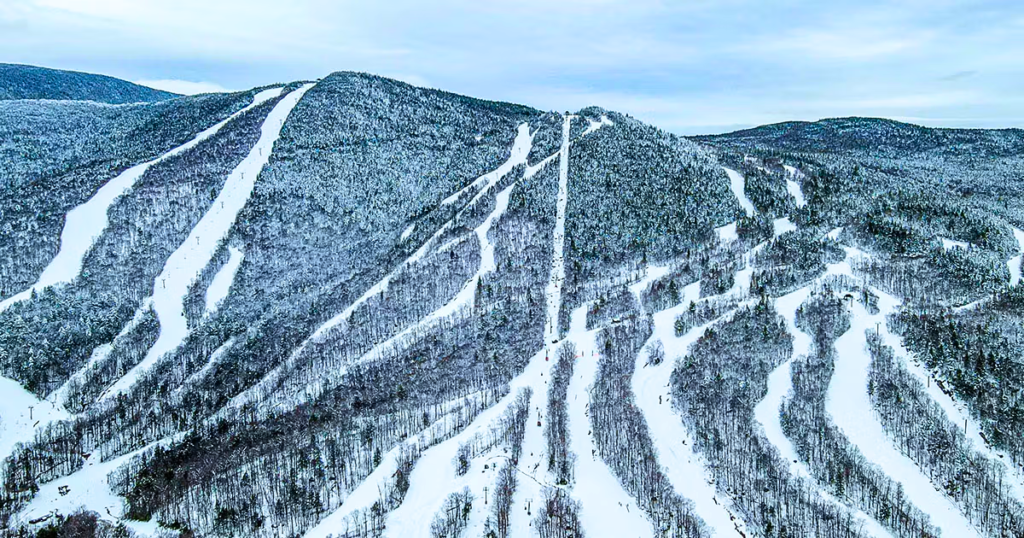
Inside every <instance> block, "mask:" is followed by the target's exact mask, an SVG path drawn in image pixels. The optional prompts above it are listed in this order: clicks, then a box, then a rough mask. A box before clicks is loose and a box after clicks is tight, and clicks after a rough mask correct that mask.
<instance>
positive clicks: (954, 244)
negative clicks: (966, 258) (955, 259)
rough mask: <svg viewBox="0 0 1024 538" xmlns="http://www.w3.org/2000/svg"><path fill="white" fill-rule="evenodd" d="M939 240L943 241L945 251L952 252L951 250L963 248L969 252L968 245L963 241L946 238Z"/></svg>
mask: <svg viewBox="0 0 1024 538" xmlns="http://www.w3.org/2000/svg"><path fill="white" fill-rule="evenodd" d="M939 239H940V240H941V241H942V248H943V250H950V249H953V248H962V249H964V250H967V243H965V242H963V241H956V240H954V239H946V238H945V237H940V238H939Z"/></svg>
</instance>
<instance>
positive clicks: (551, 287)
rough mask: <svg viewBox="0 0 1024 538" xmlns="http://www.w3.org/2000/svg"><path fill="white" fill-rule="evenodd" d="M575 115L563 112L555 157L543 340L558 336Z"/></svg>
mask: <svg viewBox="0 0 1024 538" xmlns="http://www.w3.org/2000/svg"><path fill="white" fill-rule="evenodd" d="M573 118H574V116H571V115H566V116H565V119H564V120H563V122H562V149H561V151H560V155H561V156H560V157H559V160H558V200H557V203H556V212H555V233H554V248H553V250H552V252H554V256H552V258H551V279H550V280H549V281H548V286H547V289H546V290H545V295H546V296H547V326H546V327H545V329H544V341H545V342H549V341H551V340H554V339H557V338H558V311H559V309H560V308H561V307H562V284H563V282H564V281H565V257H564V253H563V248H564V246H565V207H566V203H567V202H568V198H569V130H570V128H571V127H572V120H573Z"/></svg>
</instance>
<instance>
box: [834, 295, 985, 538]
mask: <svg viewBox="0 0 1024 538" xmlns="http://www.w3.org/2000/svg"><path fill="white" fill-rule="evenodd" d="M852 314H853V316H852V318H851V320H850V329H849V330H848V331H847V332H846V333H845V334H843V335H842V336H841V337H839V339H838V340H836V342H835V349H836V352H837V355H836V362H835V371H834V373H833V374H832V380H831V382H830V383H829V387H828V399H827V401H826V408H827V409H828V412H829V414H830V415H831V416H832V419H833V421H834V422H835V424H836V426H838V427H839V428H840V429H841V430H842V431H843V433H844V434H845V435H846V437H847V438H848V439H849V440H850V442H851V443H853V445H854V446H856V447H857V448H858V449H859V450H860V451H861V453H862V454H864V457H865V458H867V460H868V461H870V462H872V463H874V464H876V465H878V466H879V467H881V469H882V471H884V472H885V474H886V475H888V476H889V477H891V478H892V479H893V480H895V481H897V482H899V483H901V484H902V485H903V489H904V491H905V493H906V497H907V499H908V500H910V502H912V503H913V504H914V505H915V506H917V507H918V508H920V509H921V510H923V511H924V512H925V513H927V514H928V515H929V516H930V518H931V521H932V523H934V524H935V525H936V526H938V527H939V528H941V529H942V532H943V535H944V536H956V537H958V538H959V537H968V536H979V535H978V532H977V531H976V530H975V529H974V528H973V527H972V526H971V524H970V523H969V522H968V521H967V519H966V518H964V516H963V514H961V513H960V511H959V509H957V507H956V506H955V505H954V504H953V503H952V502H951V501H950V500H949V499H947V498H946V497H945V496H943V495H942V494H941V493H939V492H938V491H936V489H935V486H934V485H932V483H931V482H930V481H929V480H928V477H926V476H925V475H924V474H923V473H922V472H921V470H920V469H919V468H918V467H917V465H916V464H915V463H914V462H913V461H911V460H910V459H909V458H907V457H906V456H904V455H903V454H901V453H900V452H899V451H898V450H897V449H896V448H895V447H894V446H893V444H892V441H891V440H890V439H889V438H888V437H887V436H886V434H885V431H884V430H883V429H882V424H881V423H880V422H879V421H878V418H877V414H876V413H875V411H874V409H873V407H872V405H871V400H870V399H869V397H868V392H867V384H868V367H869V366H870V364H871V355H870V353H869V352H868V350H867V339H866V335H865V331H867V330H875V328H876V326H877V327H881V326H882V325H885V315H884V314H883V313H881V312H879V314H877V315H874V316H872V315H870V314H869V313H868V312H867V311H866V310H865V309H864V306H863V305H861V304H860V303H857V302H855V303H854V304H853V308H852Z"/></svg>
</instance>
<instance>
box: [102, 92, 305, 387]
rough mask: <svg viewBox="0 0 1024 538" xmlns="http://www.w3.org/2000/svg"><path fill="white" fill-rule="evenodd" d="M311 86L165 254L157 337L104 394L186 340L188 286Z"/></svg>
mask: <svg viewBox="0 0 1024 538" xmlns="http://www.w3.org/2000/svg"><path fill="white" fill-rule="evenodd" d="M311 87H313V84H305V85H303V86H302V87H300V88H299V89H297V90H295V91H293V92H291V93H289V94H288V95H286V96H285V97H284V98H283V99H281V101H280V102H278V104H277V105H276V106H275V107H274V109H273V110H271V111H270V114H268V115H267V118H266V119H265V120H264V121H263V125H262V126H261V127H260V138H259V140H258V141H257V142H256V144H255V145H254V146H253V147H252V149H250V150H249V154H248V155H247V156H246V157H245V159H243V160H242V162H241V163H239V164H238V166H237V167H236V168H235V169H234V170H232V171H231V174H230V175H229V176H228V179H227V181H225V182H224V187H223V188H222V189H221V191H220V194H218V195H217V198H216V199H215V200H214V201H213V203H212V204H211V205H210V209H209V210H207V212H206V214H205V215H203V217H202V218H201V219H200V220H199V223H197V224H196V226H195V227H194V228H193V229H192V231H191V233H189V236H188V238H187V239H185V242H184V243H182V244H181V246H179V247H178V249H177V250H175V251H174V252H173V253H172V254H171V256H170V258H168V260H167V262H166V263H165V264H164V269H163V271H162V272H161V273H160V275H159V276H157V277H156V279H155V280H154V282H153V295H152V307H153V310H154V312H156V316H157V319H158V320H159V321H160V336H159V337H158V338H157V341H156V343H154V344H153V346H152V347H151V348H150V349H149V351H148V352H147V353H146V357H145V358H144V359H143V360H142V361H141V362H140V363H139V364H138V365H136V366H135V367H134V368H132V369H131V370H130V371H129V372H128V373H127V374H126V375H125V376H124V377H122V378H121V379H119V380H118V381H117V382H116V383H114V384H113V385H112V386H111V387H110V388H109V389H108V390H107V391H106V392H104V397H110V396H114V395H117V394H119V393H121V392H123V391H125V390H127V389H128V388H129V387H131V386H132V385H133V384H134V383H135V381H136V380H137V379H138V377H139V376H140V375H141V374H142V373H144V372H145V371H147V370H149V369H150V368H151V367H152V366H153V364H155V363H156V361H157V360H158V359H159V358H160V357H161V356H163V355H164V354H165V353H168V352H170V351H173V350H174V349H175V348H176V347H178V345H180V344H181V342H183V341H184V340H185V337H186V336H187V335H188V324H187V322H186V319H185V312H184V299H185V296H186V295H187V294H188V289H189V287H190V286H191V285H192V283H193V282H195V281H196V279H197V278H198V277H199V275H200V273H202V271H203V269H204V268H205V267H206V266H207V265H209V263H210V260H212V259H213V256H214V255H215V254H216V252H217V248H218V246H219V245H220V242H221V240H222V239H223V238H224V237H225V236H226V235H227V233H228V231H229V230H230V229H231V226H232V225H233V224H234V222H235V219H236V217H237V216H238V212H239V211H241V210H242V207H244V206H245V204H246V202H248V201H249V196H250V195H251V194H252V190H253V187H254V186H255V184H256V178H257V177H259V174H260V172H261V171H262V170H263V167H264V166H266V164H267V161H268V160H269V159H270V153H271V151H272V150H273V149H274V142H276V141H277V139H278V137H279V136H280V134H281V128H282V127H283V126H284V120H285V119H287V118H288V114H290V113H291V111H292V109H293V108H295V105H296V104H298V102H299V99H301V98H302V96H303V95H304V94H305V93H306V91H307V90H309V89H310V88H311Z"/></svg>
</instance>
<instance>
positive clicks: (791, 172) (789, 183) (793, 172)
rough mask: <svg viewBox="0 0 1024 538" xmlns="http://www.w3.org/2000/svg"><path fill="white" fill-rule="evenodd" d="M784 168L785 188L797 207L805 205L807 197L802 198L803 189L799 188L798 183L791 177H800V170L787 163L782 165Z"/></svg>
mask: <svg viewBox="0 0 1024 538" xmlns="http://www.w3.org/2000/svg"><path fill="white" fill-rule="evenodd" d="M782 167H783V168H785V169H786V190H787V191H789V195H790V196H792V197H793V200H796V206H797V207H803V206H805V205H807V199H806V198H804V191H803V189H801V188H800V184H799V183H797V182H796V181H795V180H794V179H793V178H797V177H800V171H799V170H797V169H796V168H793V167H792V166H789V165H783V166H782Z"/></svg>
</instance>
